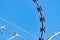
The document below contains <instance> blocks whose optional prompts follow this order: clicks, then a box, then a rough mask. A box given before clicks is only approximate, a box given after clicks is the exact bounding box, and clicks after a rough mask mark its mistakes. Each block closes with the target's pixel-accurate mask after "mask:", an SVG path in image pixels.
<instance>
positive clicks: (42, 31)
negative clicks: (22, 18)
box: [33, 0, 45, 40]
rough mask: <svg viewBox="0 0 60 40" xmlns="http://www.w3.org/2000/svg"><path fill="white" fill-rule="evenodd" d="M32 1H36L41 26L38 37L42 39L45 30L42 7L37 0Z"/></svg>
mask: <svg viewBox="0 0 60 40" xmlns="http://www.w3.org/2000/svg"><path fill="white" fill-rule="evenodd" d="M33 2H34V3H36V5H37V10H38V12H39V13H40V18H39V19H40V22H41V27H40V32H41V36H40V37H39V40H44V39H43V33H44V32H45V27H44V21H45V17H44V16H43V15H42V7H41V6H39V4H38V0H33Z"/></svg>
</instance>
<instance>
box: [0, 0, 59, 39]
mask: <svg viewBox="0 0 60 40" xmlns="http://www.w3.org/2000/svg"><path fill="white" fill-rule="evenodd" d="M38 2H39V4H41V5H42V8H43V12H42V13H43V15H44V16H45V19H46V22H45V27H46V32H45V33H44V39H45V40H46V39H47V38H48V37H50V36H51V35H52V34H53V33H55V32H57V31H60V0H39V1H38ZM36 7H37V6H36V4H34V3H33V1H32V0H0V17H2V18H4V19H7V20H9V21H10V22H12V23H14V24H15V25H17V26H20V27H21V28H22V29H24V30H26V31H28V32H30V33H32V34H33V35H35V36H37V37H39V35H40V31H39V30H40V26H41V25H40V21H39V16H40V15H39V13H38V12H37V10H36ZM0 24H2V25H5V26H6V28H8V29H10V30H11V29H12V30H11V31H12V32H14V31H16V32H18V33H19V34H21V36H23V37H24V38H25V40H35V39H34V38H32V37H31V36H30V35H27V34H25V33H24V32H22V31H20V30H17V29H15V28H13V27H12V26H11V25H9V24H7V23H5V22H3V21H2V22H1V21H0ZM3 32H4V34H5V35H6V36H9V35H10V34H9V33H7V32H5V30H3ZM7 34H8V35H7ZM8 38H9V37H8ZM59 38H60V36H57V37H55V38H54V39H53V40H60V39H59ZM0 40H4V38H3V37H2V36H0Z"/></svg>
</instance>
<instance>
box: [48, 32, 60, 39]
mask: <svg viewBox="0 0 60 40" xmlns="http://www.w3.org/2000/svg"><path fill="white" fill-rule="evenodd" d="M59 34H60V32H57V33H54V34H53V35H52V36H51V37H49V38H48V39H47V40H51V39H52V38H54V37H56V36H57V35H59Z"/></svg>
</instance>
